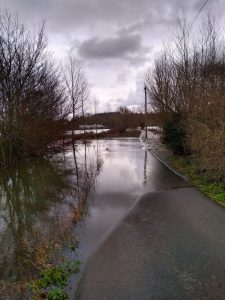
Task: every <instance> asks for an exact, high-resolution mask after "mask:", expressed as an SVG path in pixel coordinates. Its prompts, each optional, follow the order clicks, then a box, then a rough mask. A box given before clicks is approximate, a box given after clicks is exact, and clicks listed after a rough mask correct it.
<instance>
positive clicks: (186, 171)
mask: <svg viewBox="0 0 225 300" xmlns="http://www.w3.org/2000/svg"><path fill="white" fill-rule="evenodd" d="M168 160H169V163H170V164H171V166H172V167H173V168H174V169H175V170H177V171H178V172H179V173H180V174H182V175H184V176H185V177H186V178H187V180H188V181H189V182H190V183H191V184H192V185H193V186H195V187H196V188H197V189H199V190H200V191H201V192H202V193H204V194H205V195H206V196H208V197H209V198H211V199H212V200H214V201H216V202H217V203H218V204H220V205H222V206H223V207H225V182H223V181H216V180H213V179H210V177H209V176H208V174H207V172H206V171H202V170H201V169H200V168H199V166H198V164H197V163H196V162H195V161H194V160H193V159H191V158H186V157H183V156H175V155H174V156H172V157H170V158H169V159H168Z"/></svg>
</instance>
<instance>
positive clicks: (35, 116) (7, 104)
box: [0, 10, 65, 164]
mask: <svg viewBox="0 0 225 300" xmlns="http://www.w3.org/2000/svg"><path fill="white" fill-rule="evenodd" d="M46 49H47V38H46V35H45V30H44V24H42V25H41V27H40V28H39V30H38V32H37V33H36V34H35V33H34V32H31V31H29V30H27V29H26V27H25V25H24V24H22V23H21V22H20V21H19V18H18V17H17V16H16V15H12V14H10V13H9V11H7V10H3V11H1V12H0V134H1V137H0V150H1V152H0V153H1V163H2V164H6V163H7V161H12V160H13V159H15V158H16V157H17V156H18V155H19V156H20V157H21V156H24V155H30V154H32V153H33V154H35V155H37V154H38V153H40V152H42V151H43V150H44V149H46V147H47V145H48V144H49V142H51V141H52V138H51V136H52V134H48V133H49V132H50V131H52V132H51V133H53V131H54V130H53V127H54V126H55V124H54V126H53V123H54V122H55V121H57V120H59V119H60V118H61V117H62V114H63V106H64V104H65V98H64V96H63V90H62V88H61V84H60V77H59V74H58V73H57V70H56V68H55V67H54V64H53V61H52V60H51V57H50V55H49V53H48V52H47V50H46ZM47 123H48V125H47ZM51 124H52V126H51ZM42 125H43V126H44V127H45V128H48V130H45V131H44V130H43V129H42V128H41V127H42ZM34 131H36V132H34ZM55 134H56V131H55V133H54V134H53V135H55Z"/></svg>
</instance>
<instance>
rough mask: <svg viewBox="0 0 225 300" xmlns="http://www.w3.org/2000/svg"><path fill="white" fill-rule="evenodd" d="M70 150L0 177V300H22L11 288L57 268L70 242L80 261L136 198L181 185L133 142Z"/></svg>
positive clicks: (117, 141) (126, 140)
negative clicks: (44, 270)
mask: <svg viewBox="0 0 225 300" xmlns="http://www.w3.org/2000/svg"><path fill="white" fill-rule="evenodd" d="M75 152H76V153H74V152H73V151H72V150H70V149H68V150H67V151H66V152H65V153H64V154H63V155H59V157H54V159H50V160H47V159H45V160H42V161H40V160H39V161H34V162H32V163H27V164H23V165H21V166H18V168H15V169H13V170H7V171H5V172H4V173H2V174H1V175H0V194H1V199H0V243H1V249H0V280H1V282H0V283H1V285H0V292H1V291H3V292H4V294H3V296H2V295H1V296H0V299H20V297H19V296H18V297H14V289H12V287H14V285H15V289H16V291H18V290H19V291H20V290H22V289H23V288H24V287H26V282H29V280H30V279H32V278H35V276H38V274H39V270H41V269H42V267H43V266H48V265H49V264H51V263H60V259H59V257H61V256H62V253H65V252H66V253H68V252H70V251H69V247H70V245H71V243H73V241H74V240H77V239H78V241H79V247H78V250H77V251H76V257H78V258H79V259H80V260H81V262H83V264H85V262H86V261H87V259H88V258H89V257H90V255H91V254H92V253H93V252H94V251H95V249H96V248H97V247H98V245H99V244H100V243H101V241H102V240H103V239H104V237H105V236H106V235H107V234H108V232H109V231H110V230H111V229H112V228H113V226H115V225H116V224H117V223H118V222H119V221H120V220H121V219H122V218H123V216H125V214H126V213H127V211H128V210H129V209H130V208H131V207H132V205H133V204H134V203H135V201H136V199H137V198H138V197H140V195H141V194H143V193H145V192H148V191H157V190H160V189H161V188H162V186H163V189H167V188H168V189H169V188H173V186H178V185H179V184H180V185H181V186H182V185H184V183H183V181H182V180H180V179H179V178H178V177H177V176H171V172H170V171H169V170H168V169H167V168H165V167H164V166H163V165H162V164H161V163H159V162H158V161H157V160H155V159H154V158H153V157H152V156H151V155H150V154H149V153H148V152H147V151H146V150H145V149H144V148H143V145H142V144H141V142H140V140H139V139H136V138H121V139H109V140H99V141H96V140H95V141H91V142H89V143H87V144H83V143H79V144H78V145H77V146H76V151H75ZM76 167H77V168H78V169H79V172H77V170H76ZM78 173H79V176H78ZM69 255H70V254H69ZM76 282H77V276H76V277H72V279H71V282H70V290H69V294H70V297H71V298H72V297H73V294H74V292H75V287H76ZM8 283H9V286H8V285H7V284H8ZM10 291H11V292H13V293H11V295H8V294H7V293H8V292H9V293H10ZM10 297H11V298H10ZM13 297H14V298H13ZM26 298H27V299H29V295H26V294H24V295H23V296H22V298H21V299H26Z"/></svg>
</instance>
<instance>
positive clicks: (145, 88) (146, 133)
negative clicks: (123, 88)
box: [144, 85, 148, 139]
mask: <svg viewBox="0 0 225 300" xmlns="http://www.w3.org/2000/svg"><path fill="white" fill-rule="evenodd" d="M144 90H145V138H146V139H147V137H148V128H147V86H146V85H145V87H144Z"/></svg>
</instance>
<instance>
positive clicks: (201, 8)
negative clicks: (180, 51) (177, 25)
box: [179, 0, 209, 43]
mask: <svg viewBox="0 0 225 300" xmlns="http://www.w3.org/2000/svg"><path fill="white" fill-rule="evenodd" d="M208 1H209V0H205V2H204V3H203V4H202V6H201V7H200V9H199V11H198V12H197V14H196V16H195V17H194V19H193V21H192V22H191V24H190V26H188V29H187V30H186V32H184V34H183V36H182V38H181V39H180V42H179V43H181V42H182V40H183V39H184V36H185V34H186V33H187V32H188V31H190V29H191V27H192V26H193V24H194V22H195V21H196V20H197V18H198V17H199V15H200V14H201V12H202V11H203V9H204V7H205V6H206V4H207V3H208Z"/></svg>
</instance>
